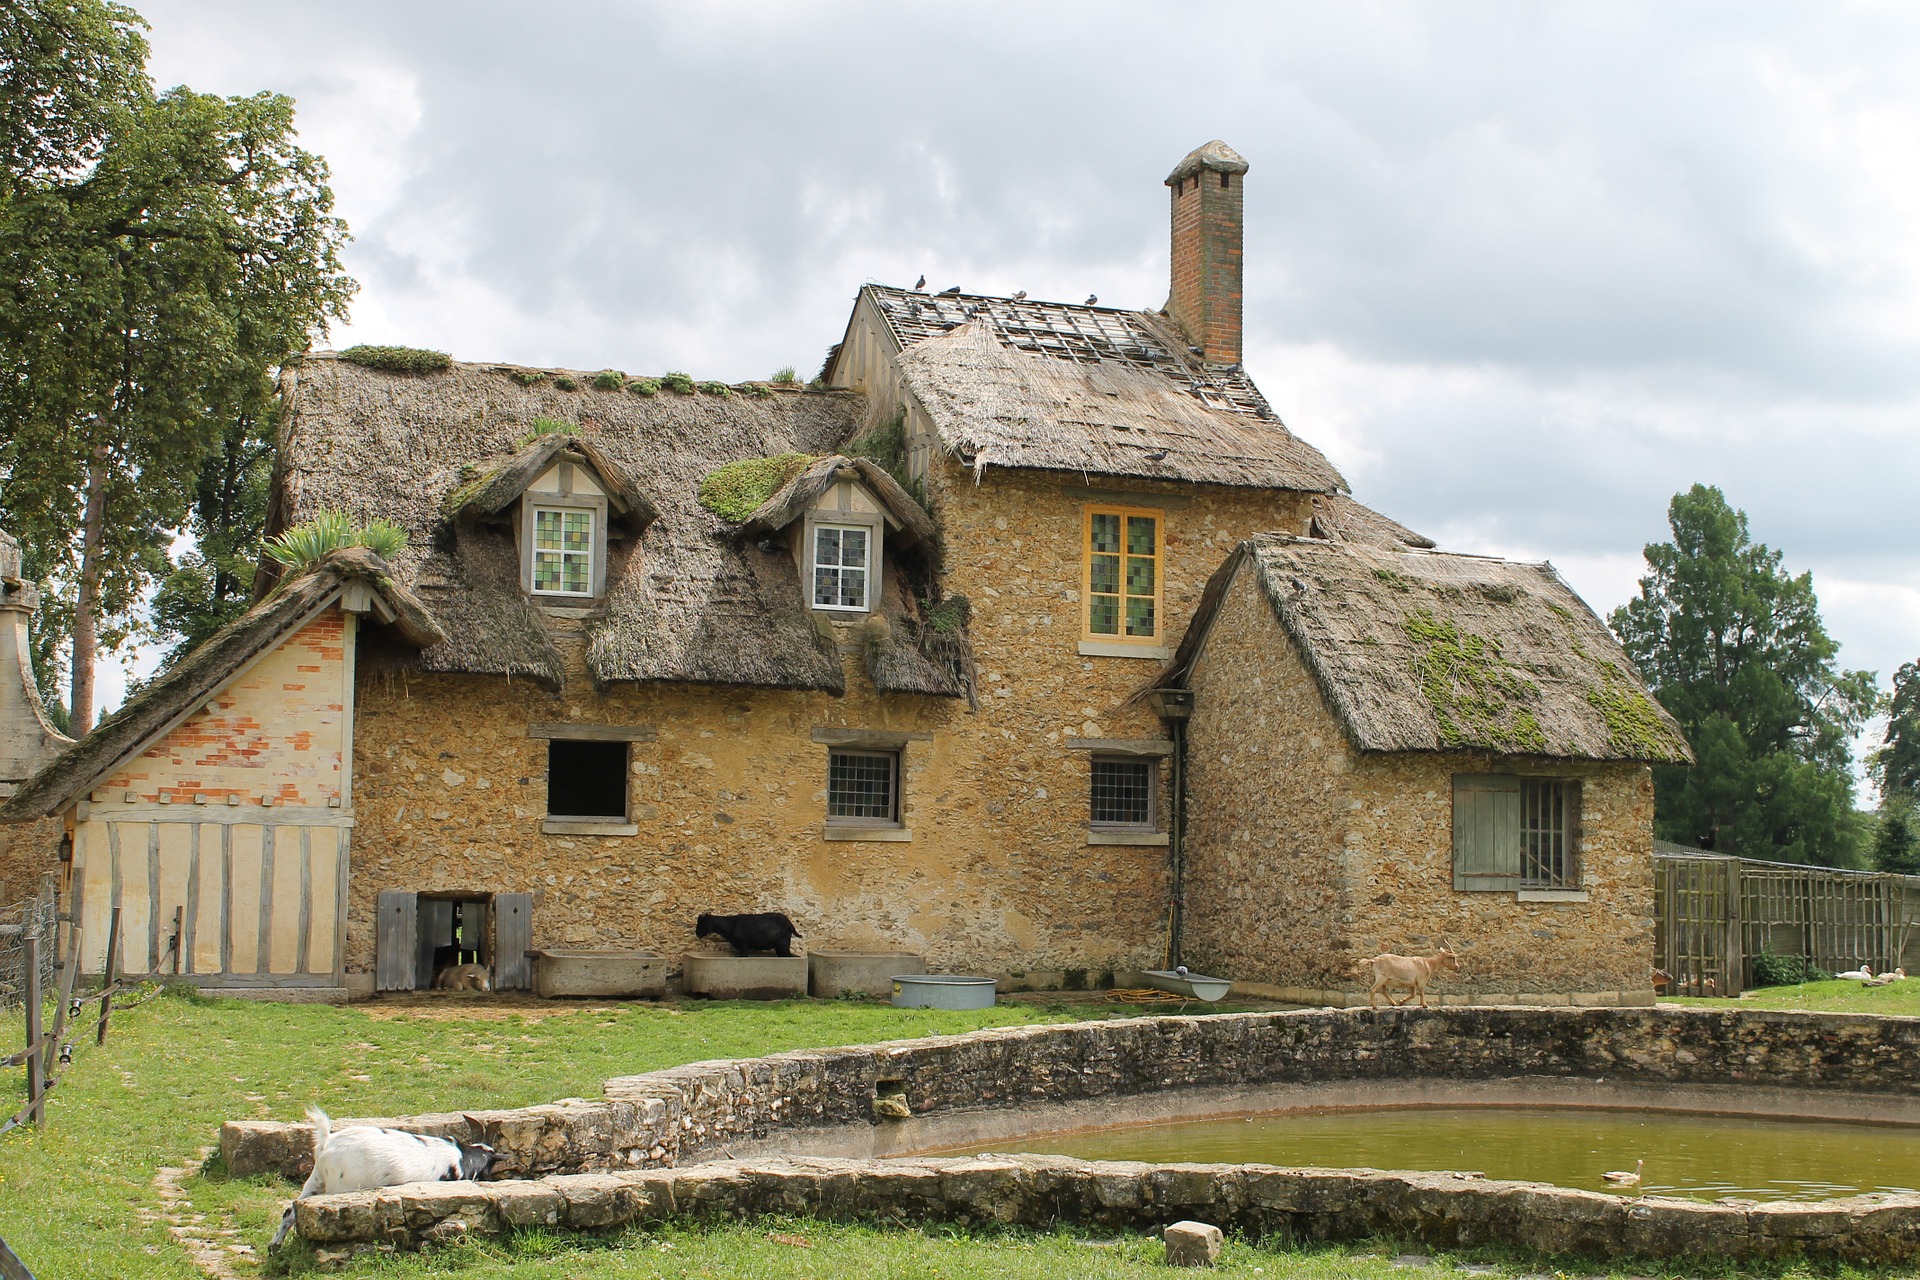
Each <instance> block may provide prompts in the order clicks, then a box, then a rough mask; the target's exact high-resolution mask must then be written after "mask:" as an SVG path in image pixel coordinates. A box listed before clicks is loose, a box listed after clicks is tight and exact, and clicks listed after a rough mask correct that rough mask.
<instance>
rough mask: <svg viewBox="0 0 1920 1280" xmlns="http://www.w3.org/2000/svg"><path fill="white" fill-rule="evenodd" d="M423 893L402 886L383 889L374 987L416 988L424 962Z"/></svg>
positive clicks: (382, 988) (376, 943)
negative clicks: (421, 912) (422, 944)
mask: <svg viewBox="0 0 1920 1280" xmlns="http://www.w3.org/2000/svg"><path fill="white" fill-rule="evenodd" d="M419 939H420V895H419V894H417V893H408V892H406V891H405V890H402V889H382V890H381V891H380V916H379V923H378V926H377V927H376V929H375V932H374V942H373V989H374V990H375V991H413V990H415V989H416V988H417V986H418V983H417V982H416V980H415V974H416V972H417V970H418V968H419V964H420V941H419Z"/></svg>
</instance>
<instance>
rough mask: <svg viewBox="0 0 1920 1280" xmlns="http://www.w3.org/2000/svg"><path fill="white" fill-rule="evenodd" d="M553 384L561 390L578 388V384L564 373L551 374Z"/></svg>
mask: <svg viewBox="0 0 1920 1280" xmlns="http://www.w3.org/2000/svg"><path fill="white" fill-rule="evenodd" d="M553 385H554V386H556V387H558V388H560V389H561V390H562V391H578V390H579V389H580V384H579V383H577V382H575V381H574V380H573V379H572V378H570V377H568V376H567V375H566V374H564V373H556V374H554V375H553Z"/></svg>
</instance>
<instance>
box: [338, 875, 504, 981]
mask: <svg viewBox="0 0 1920 1280" xmlns="http://www.w3.org/2000/svg"><path fill="white" fill-rule="evenodd" d="M532 945H533V895H532V894H526V893H461V892H446V891H434V892H429V893H419V892H414V891H412V890H406V889H383V890H381V892H380V903H379V923H378V927H377V930H376V933H375V937H374V983H373V985H374V990H376V991H431V990H432V989H433V980H434V978H435V977H436V976H437V975H438V974H439V973H440V971H441V970H442V969H445V968H446V967H447V966H448V965H455V964H478V965H484V966H486V968H487V970H488V972H489V973H490V975H491V976H492V981H493V989H494V990H495V991H523V990H526V989H527V988H528V987H531V986H532V985H533V966H532V963H531V961H530V959H529V957H528V955H527V951H528V948H530V947H531V946H532Z"/></svg>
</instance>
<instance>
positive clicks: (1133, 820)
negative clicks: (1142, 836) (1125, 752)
mask: <svg viewBox="0 0 1920 1280" xmlns="http://www.w3.org/2000/svg"><path fill="white" fill-rule="evenodd" d="M1156 767H1157V766H1156V765H1155V763H1154V762H1153V761H1152V760H1142V759H1139V758H1137V757H1130V756H1120V757H1114V756H1095V757H1094V758H1093V814H1092V816H1093V824H1094V825H1095V826H1097V827H1138V828H1141V829H1145V828H1148V827H1151V826H1152V825H1153V775H1154V770H1155V769H1156Z"/></svg>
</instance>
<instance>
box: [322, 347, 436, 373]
mask: <svg viewBox="0 0 1920 1280" xmlns="http://www.w3.org/2000/svg"><path fill="white" fill-rule="evenodd" d="M340 358H341V359H342V360H345V361H347V362H349V363H351V364H358V365H364V366H366V367H367V368H369V369H385V370H386V371H387V372H389V373H438V372H440V371H441V370H442V369H445V368H447V367H448V366H450V365H451V364H452V363H453V357H452V356H450V355H448V354H447V353H446V352H444V351H428V350H425V349H424V348H421V347H376V346H368V345H366V344H364V343H363V344H361V345H359V346H354V347H348V348H347V349H346V350H345V351H342V352H341V353H340Z"/></svg>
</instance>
